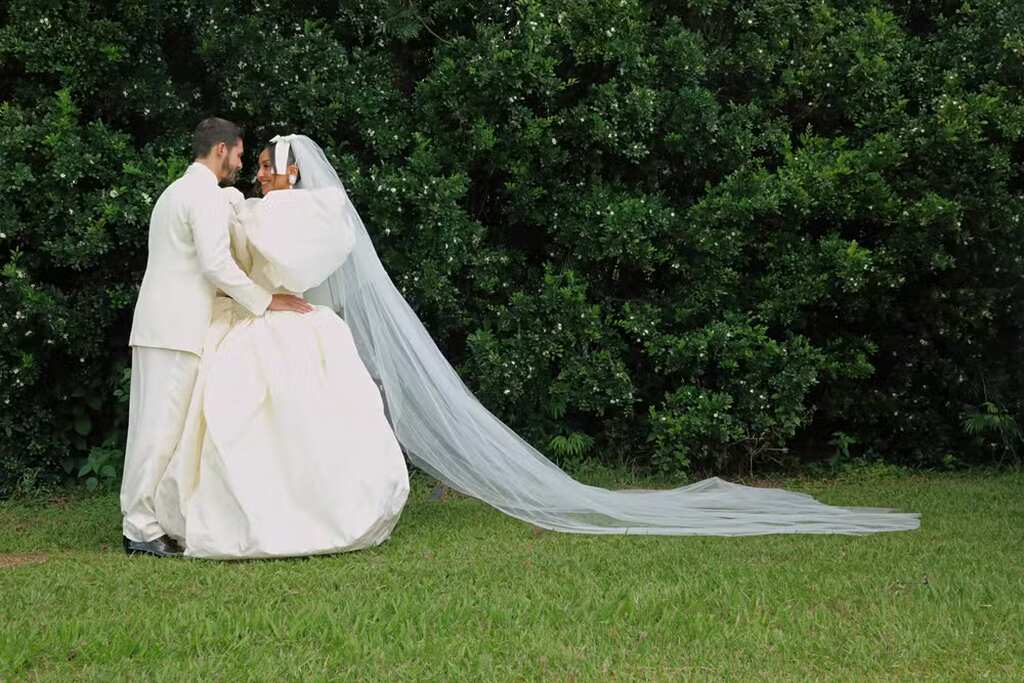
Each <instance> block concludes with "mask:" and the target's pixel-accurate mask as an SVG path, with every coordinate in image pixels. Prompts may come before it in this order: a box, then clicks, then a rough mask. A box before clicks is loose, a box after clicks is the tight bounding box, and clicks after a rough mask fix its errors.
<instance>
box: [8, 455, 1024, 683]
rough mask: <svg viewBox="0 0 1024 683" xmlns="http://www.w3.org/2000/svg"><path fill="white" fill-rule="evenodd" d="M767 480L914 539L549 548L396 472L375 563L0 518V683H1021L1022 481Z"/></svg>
mask: <svg viewBox="0 0 1024 683" xmlns="http://www.w3.org/2000/svg"><path fill="white" fill-rule="evenodd" d="M600 483H602V484H618V485H621V486H635V485H638V484H639V483H641V482H636V481H630V480H629V479H628V478H625V477H624V478H621V479H618V480H616V481H605V482H600ZM642 483H646V484H649V483H650V482H642ZM776 483H777V484H782V485H785V486H786V487H787V488H791V489H795V490H802V491H807V492H809V493H811V494H813V495H815V496H817V497H819V498H820V499H822V500H824V501H825V502H828V503H833V504H844V505H872V506H891V507H897V508H899V509H901V510H905V511H916V512H920V513H922V524H921V529H919V530H917V531H912V532H896V533H884V534H875V535H868V536H818V535H775V536H755V537H744V538H710V537H646V536H580V535H572V534H559V533H555V532H547V531H545V532H540V531H538V530H535V529H533V528H531V526H530V525H528V524H524V523H522V522H519V521H517V520H515V519H512V518H510V517H506V516H505V515H503V514H501V513H499V512H498V511H496V510H493V509H492V508H490V507H488V506H486V505H484V504H482V503H480V502H478V501H475V500H472V499H468V498H464V497H461V496H457V495H452V496H449V497H447V498H446V499H445V500H442V501H431V500H429V493H430V482H428V481H427V480H425V479H422V478H420V477H416V478H415V479H414V489H413V495H412V497H411V499H410V502H409V505H408V506H407V507H406V509H405V512H404V513H403V516H402V519H401V521H400V522H399V525H398V527H397V529H396V530H395V533H394V535H393V536H392V537H391V539H390V540H388V541H387V542H386V543H385V544H384V545H382V546H380V547H378V548H374V549H371V550H364V551H359V552H355V553H350V554H342V555H336V556H331V557H314V558H304V559H290V560H272V561H251V562H212V561H204V560H184V559H170V560H158V559H153V558H148V557H132V558H129V557H126V556H125V555H124V553H123V551H122V550H121V548H120V513H119V511H118V502H117V495H116V494H113V493H107V494H83V493H71V494H68V495H66V496H64V497H61V498H57V499H55V500H50V501H45V502H26V501H22V502H11V501H9V502H6V503H0V681H7V680H19V681H20V680H30V681H31V680H61V681H64V680H97V681H109V680H122V679H140V680H142V679H145V680H204V681H205V680H218V681H242V680H325V679H328V680H387V681H393V680H484V681H492V680H537V679H553V680H601V681H604V680H679V679H697V680H737V679H742V680H761V681H776V680H849V681H862V680H892V679H902V680H965V681H966V680H971V681H974V680H982V679H986V680H1013V681H1018V680H1024V473H1022V472H1010V473H1005V474H998V475H980V474H946V475H901V476H890V477H880V478H879V477H877V476H869V475H865V474H863V473H862V474H853V475H848V476H846V477H841V478H839V479H831V480H822V479H819V480H804V479H801V480H786V481H783V482H776Z"/></svg>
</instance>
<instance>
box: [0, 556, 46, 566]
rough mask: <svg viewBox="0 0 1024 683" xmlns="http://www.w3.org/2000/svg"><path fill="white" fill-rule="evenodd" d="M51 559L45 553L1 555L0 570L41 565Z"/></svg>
mask: <svg viewBox="0 0 1024 683" xmlns="http://www.w3.org/2000/svg"><path fill="white" fill-rule="evenodd" d="M48 559H50V557H49V555H45V554H43V553H27V554H26V553H11V554H3V553H0V569H8V568H9V567H18V566H21V565H23V564H41V563H43V562H46V561H47V560H48Z"/></svg>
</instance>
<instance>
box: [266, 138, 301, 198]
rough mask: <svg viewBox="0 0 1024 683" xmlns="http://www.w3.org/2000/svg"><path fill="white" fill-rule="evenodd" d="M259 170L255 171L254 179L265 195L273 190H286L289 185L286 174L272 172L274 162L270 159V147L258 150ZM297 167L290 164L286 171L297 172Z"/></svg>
mask: <svg viewBox="0 0 1024 683" xmlns="http://www.w3.org/2000/svg"><path fill="white" fill-rule="evenodd" d="M257 165H258V166H259V170H258V171H257V172H256V180H257V181H258V182H259V184H260V190H261V191H262V192H263V194H264V195H266V194H267V193H269V192H273V191H274V190H287V189H289V188H290V187H291V185H289V184H288V176H287V175H286V174H284V175H282V174H278V173H274V162H273V161H271V159H270V148H269V147H268V148H267V149H264V150H263V151H262V152H260V158H259V161H258V162H257ZM297 171H298V169H297V168H296V167H295V166H294V165H292V166H289V167H288V172H289V173H292V172H297Z"/></svg>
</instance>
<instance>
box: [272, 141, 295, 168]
mask: <svg viewBox="0 0 1024 683" xmlns="http://www.w3.org/2000/svg"><path fill="white" fill-rule="evenodd" d="M296 137H297V136H296V135H295V133H292V134H290V135H275V136H274V137H272V138H270V141H271V142H273V143H276V144H275V146H274V170H275V171H277V173H279V174H281V175H284V174H285V173H287V172H288V150H289V149H291V146H292V140H294V139H295V138H296Z"/></svg>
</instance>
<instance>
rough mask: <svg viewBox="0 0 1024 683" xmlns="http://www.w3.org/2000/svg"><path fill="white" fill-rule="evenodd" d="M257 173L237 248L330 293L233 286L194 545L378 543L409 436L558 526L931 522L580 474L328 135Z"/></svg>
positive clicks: (206, 422) (194, 457) (394, 503)
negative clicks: (447, 347) (540, 442)
mask: <svg viewBox="0 0 1024 683" xmlns="http://www.w3.org/2000/svg"><path fill="white" fill-rule="evenodd" d="M259 179H260V181H261V186H262V188H263V190H264V193H265V197H264V198H263V199H251V200H247V201H241V195H240V194H239V193H237V191H235V190H230V189H229V190H225V191H226V192H231V193H234V195H235V199H234V205H235V217H234V220H233V222H232V227H231V233H232V234H231V238H232V249H233V251H234V254H235V257H236V258H237V260H238V261H239V263H240V265H241V266H242V267H243V268H244V269H245V270H246V271H247V272H248V273H250V277H252V278H253V279H254V280H256V281H257V282H259V283H260V284H264V285H267V286H269V288H270V289H273V290H275V291H287V292H292V293H305V296H306V298H307V299H308V300H309V301H311V302H314V303H318V304H323V305H320V306H317V307H316V310H315V312H313V313H309V314H305V315H301V314H295V313H290V312H283V313H271V314H267V315H265V316H263V317H262V318H253V317H252V316H251V315H249V314H248V313H247V312H246V311H245V310H244V309H242V308H241V307H240V306H238V305H236V304H234V303H233V302H232V300H231V299H228V298H226V297H225V298H224V299H221V300H219V301H218V306H217V307H216V309H215V314H214V319H213V322H212V324H211V329H210V334H209V337H208V339H207V343H206V346H205V350H204V355H203V358H202V361H201V367H200V374H199V379H198V381H197V388H196V390H195V392H194V395H193V400H192V406H191V407H190V410H189V416H188V418H187V423H186V434H185V437H183V438H182V441H181V444H180V445H179V448H178V451H177V452H176V453H175V456H174V458H173V459H172V461H171V465H170V466H169V467H168V471H167V474H166V475H165V477H164V480H163V481H161V484H160V486H159V487H158V489H157V500H156V509H157V517H158V519H159V520H160V522H161V524H162V526H163V528H164V529H165V530H166V531H167V533H168V534H169V535H171V536H172V537H174V538H176V539H178V540H179V541H182V542H183V544H184V546H185V554H186V555H193V556H201V557H225V558H226V557H267V556H280V555H308V554H316V553H328V552H339V551H344V550H355V549H358V548H363V547H367V546H369V545H374V544H377V543H380V542H382V541H384V540H385V539H386V538H387V537H388V536H389V534H390V533H391V530H392V529H393V527H394V525H395V523H396V521H397V518H398V516H399V514H400V512H401V509H402V507H403V505H404V503H405V501H406V498H407V495H408V478H407V473H406V469H405V465H404V462H403V460H402V453H401V450H404V451H405V454H406V455H407V456H408V458H409V460H410V461H411V462H412V463H413V464H414V465H416V466H417V467H418V468H420V469H422V470H424V471H425V472H427V473H428V474H430V475H432V476H433V477H435V478H436V479H438V480H440V481H442V482H444V483H445V484H447V485H448V486H450V487H451V488H453V489H455V490H457V491H460V492H462V493H464V494H467V495H470V496H473V497H476V498H479V499H481V500H483V501H485V502H486V503H488V504H490V505H492V506H494V507H495V508H497V509H499V510H501V511H502V512H504V513H506V514H509V515H511V516H513V517H516V518H518V519H521V520H524V521H527V522H529V523H531V524H534V525H536V526H539V527H542V528H546V529H552V530H556V531H563V532H572V533H589V534H663V535H717V536H738V535H752V534H771V533H841V534H862V533H871V532H880V531H902V530H910V529H916V528H918V526H919V515H918V514H917V513H901V512H895V511H893V510H891V509H888V508H861V507H837V506H830V505H825V504H823V503H820V502H818V501H816V500H815V499H814V498H812V497H811V496H809V495H807V494H803V493H796V492H791V491H785V490H781V489H765V488H757V487H750V486H743V485H739V484H733V483H730V482H727V481H724V480H722V479H719V478H717V477H713V478H710V479H706V480H704V481H700V482H697V483H695V484H691V485H688V486H682V487H679V488H676V489H671V490H659V491H611V490H608V489H603V488H599V487H595V486H588V485H585V484H582V483H580V482H578V481H576V480H574V479H573V478H572V477H570V476H569V475H567V474H566V473H565V472H563V471H562V470H561V469H559V468H558V467H557V466H556V465H555V464H554V463H552V462H551V461H550V460H548V459H547V458H546V457H544V455H543V454H541V453H540V452H539V451H537V450H536V449H534V448H533V447H532V446H530V445H529V443H527V442H526V441H525V440H523V439H522V438H521V437H519V436H518V435H517V434H516V433H515V432H513V431H512V430H511V429H509V428H508V427H507V426H506V425H505V424H504V423H502V422H501V421H500V420H499V419H498V418H497V417H495V416H494V415H493V414H491V413H490V412H489V411H488V410H487V409H486V408H485V407H484V406H483V405H482V404H481V403H480V402H479V401H478V400H477V399H476V398H475V397H474V396H473V394H472V392H471V391H470V390H469V389H468V388H467V387H466V386H465V384H463V382H462V381H461V379H460V378H459V376H458V374H457V373H456V372H455V371H454V369H453V368H452V367H451V366H450V365H449V364H448V362H447V360H446V359H445V358H444V356H443V354H442V353H441V352H440V350H439V349H438V348H437V346H436V344H435V343H434V341H433V340H432V339H431V337H430V335H429V333H428V332H427V331H426V329H425V328H424V327H423V325H422V324H421V323H420V321H419V319H418V318H417V317H416V314H415V313H414V312H413V311H412V309H411V308H410V307H409V305H408V303H407V302H406V301H405V300H404V298H403V297H402V296H401V294H400V293H399V292H398V290H397V289H396V288H395V286H394V284H393V283H392V282H391V279H390V278H389V277H388V275H387V273H386V272H385V270H384V268H383V266H382V265H381V263H380V260H379V259H378V257H377V254H376V251H375V250H374V248H373V244H372V242H371V240H370V237H369V234H368V233H367V231H366V228H365V226H364V225H363V223H362V220H361V219H360V217H359V214H358V212H357V211H356V209H355V207H354V206H353V205H352V203H351V201H349V199H348V196H347V194H346V193H345V189H344V186H343V185H342V183H341V180H340V179H339V178H338V176H337V174H336V173H335V171H334V169H333V167H332V166H331V165H330V164H329V163H328V161H327V159H326V157H325V155H324V153H323V151H322V150H321V149H320V147H319V146H317V145H316V143H314V142H313V141H312V140H310V139H309V138H308V137H306V136H303V135H288V136H278V137H275V138H274V139H273V140H272V141H271V145H269V146H268V147H267V148H265V149H264V150H263V152H262V154H261V155H260V175H259ZM378 386H379V389H378ZM380 392H383V399H384V401H383V402H382V400H381V393H380ZM384 402H386V405H387V414H388V415H387V416H388V417H390V426H389V425H388V422H387V419H386V417H385V413H384V405H383V404H384ZM392 430H393V431H392ZM396 439H397V442H396ZM399 443H400V444H401V450H400V449H399V446H398V444H399Z"/></svg>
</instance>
